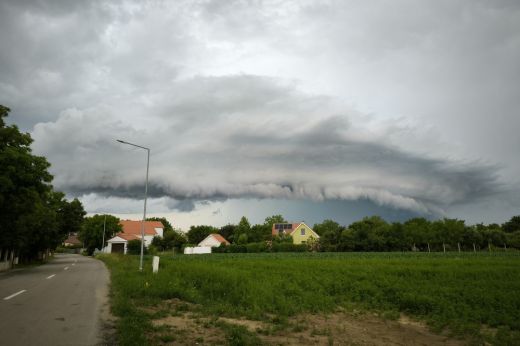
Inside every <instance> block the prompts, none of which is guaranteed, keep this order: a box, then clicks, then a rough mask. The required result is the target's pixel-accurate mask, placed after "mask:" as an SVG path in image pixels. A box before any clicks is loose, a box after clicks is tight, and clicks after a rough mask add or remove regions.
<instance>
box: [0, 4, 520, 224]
mask: <svg viewBox="0 0 520 346" xmlns="http://www.w3.org/2000/svg"><path fill="white" fill-rule="evenodd" d="M0 44H1V47H2V49H1V50H0V104H3V105H6V106H8V107H10V108H11V109H12V113H11V116H10V118H9V119H8V122H10V123H16V124H18V126H20V128H21V129H23V130H24V131H27V132H30V133H31V135H32V136H33V138H34V140H35V141H34V144H33V149H34V152H35V153H37V154H38V155H44V156H46V157H47V158H48V160H49V161H50V162H51V164H52V168H51V171H52V173H53V174H54V176H55V180H54V185H55V187H56V188H57V189H60V190H62V191H64V192H66V193H67V195H68V196H69V197H78V198H80V200H81V201H82V202H83V203H84V205H85V208H86V209H87V211H88V212H90V213H96V212H97V213H99V212H110V213H115V214H117V215H119V216H121V217H129V218H139V213H140V212H141V210H142V199H143V192H144V177H145V165H146V155H145V151H143V150H139V149H137V148H132V147H130V146H126V145H123V144H120V143H117V142H116V141H115V139H117V138H120V139H123V140H127V141H129V142H134V143H137V144H140V145H143V146H148V147H150V148H151V158H150V197H151V199H150V201H149V213H151V214H152V215H156V216H167V217H168V218H169V219H170V220H171V221H172V222H173V224H174V225H175V226H177V227H181V228H183V229H186V228H188V227H189V225H191V224H213V225H216V226H220V225H223V224H226V223H228V222H232V223H236V222H238V220H239V218H240V216H242V215H246V216H247V217H248V218H249V219H250V220H251V221H252V222H253V223H256V222H261V221H263V219H264V218H265V217H266V216H269V215H272V214H278V213H281V214H283V215H284V216H285V217H286V218H288V219H289V220H290V221H300V220H305V221H308V222H309V223H311V224H312V223H314V222H320V221H322V220H323V219H325V218H332V219H335V220H337V221H339V222H340V223H342V224H349V223H350V222H352V221H355V220H358V219H360V218H361V217H363V216H367V215H374V214H378V215H381V216H383V217H385V218H387V219H388V220H392V221H393V220H404V219H406V218H409V217H413V216H415V215H421V216H426V217H429V218H438V217H457V218H462V219H465V220H467V221H468V222H469V223H477V222H485V223H490V222H500V223H501V222H503V221H505V220H507V219H509V218H510V217H511V216H513V215H518V214H520V193H519V192H520V191H519V180H520V179H519V177H520V155H519V154H518V150H519V148H520V135H519V133H520V63H519V62H520V2H518V1H514V0H511V1H477V0H468V1H452V0H446V1H440V0H432V1H417V0H408V1H405V0H395V1H301V0H300V1H294V2H291V1H110V2H108V1H68V0H63V1H14V0H13V1H5V0H4V1H2V2H0Z"/></svg>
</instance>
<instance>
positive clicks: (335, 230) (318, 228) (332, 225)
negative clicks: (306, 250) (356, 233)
mask: <svg viewBox="0 0 520 346" xmlns="http://www.w3.org/2000/svg"><path fill="white" fill-rule="evenodd" d="M344 229H345V227H342V226H340V225H339V223H337V222H336V221H332V220H324V221H323V222H322V223H319V224H315V225H314V227H313V231H314V232H316V233H317V234H318V235H319V236H320V240H319V243H320V247H321V248H322V250H324V251H335V250H337V248H338V244H339V242H340V238H341V232H343V230H344Z"/></svg>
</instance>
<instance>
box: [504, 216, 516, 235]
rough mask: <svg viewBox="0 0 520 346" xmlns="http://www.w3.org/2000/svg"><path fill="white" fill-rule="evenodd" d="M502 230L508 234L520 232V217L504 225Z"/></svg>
mask: <svg viewBox="0 0 520 346" xmlns="http://www.w3.org/2000/svg"><path fill="white" fill-rule="evenodd" d="M502 230H503V231H504V232H506V233H513V232H516V231H520V215H517V216H513V217H512V218H511V219H510V220H509V221H507V222H506V223H504V224H503V225H502Z"/></svg>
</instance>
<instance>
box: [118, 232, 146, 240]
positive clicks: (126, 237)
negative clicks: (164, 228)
mask: <svg viewBox="0 0 520 346" xmlns="http://www.w3.org/2000/svg"><path fill="white" fill-rule="evenodd" d="M116 237H119V238H123V239H124V240H134V239H141V237H140V236H139V235H137V234H126V233H118V234H116Z"/></svg>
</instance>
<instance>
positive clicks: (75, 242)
mask: <svg viewBox="0 0 520 346" xmlns="http://www.w3.org/2000/svg"><path fill="white" fill-rule="evenodd" d="M63 244H72V245H81V244H82V243H81V241H80V240H79V239H78V236H77V235H76V234H72V233H71V234H69V236H68V237H67V239H65V240H64V241H63Z"/></svg>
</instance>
